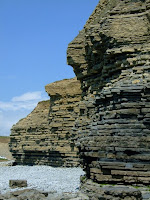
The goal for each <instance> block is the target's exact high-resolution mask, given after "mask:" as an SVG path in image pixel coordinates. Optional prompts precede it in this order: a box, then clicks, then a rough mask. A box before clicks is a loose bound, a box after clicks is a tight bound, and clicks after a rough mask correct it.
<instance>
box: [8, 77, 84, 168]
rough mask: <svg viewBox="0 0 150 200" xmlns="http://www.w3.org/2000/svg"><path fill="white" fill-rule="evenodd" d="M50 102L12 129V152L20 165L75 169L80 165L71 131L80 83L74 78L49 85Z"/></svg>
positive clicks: (76, 112) (78, 98) (79, 94)
mask: <svg viewBox="0 0 150 200" xmlns="http://www.w3.org/2000/svg"><path fill="white" fill-rule="evenodd" d="M45 88H46V91H47V92H48V94H49V95H50V101H43V102H40V103H38V105H37V107H36V108H35V109H34V110H33V111H32V112H31V113H30V114H29V115H28V116H27V117H26V118H24V119H22V120H20V121H19V122H18V123H17V124H15V125H14V126H13V127H12V130H11V140H10V150H11V152H12V154H13V156H14V158H15V159H16V163H17V164H26V165H35V164H39V165H43V164H44V165H50V166H54V167H60V166H66V167H75V166H78V165H79V157H78V149H77V148H76V147H75V142H74V141H75V140H76V137H77V135H76V133H75V132H74V131H71V129H72V128H73V126H74V122H75V119H76V117H77V116H78V112H79V107H78V104H79V101H80V98H81V90H80V82H79V81H77V79H76V78H74V79H66V80H62V81H57V82H55V83H51V84H49V85H47V86H46V87H45Z"/></svg>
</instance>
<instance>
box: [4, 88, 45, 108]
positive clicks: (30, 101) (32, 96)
mask: <svg viewBox="0 0 150 200" xmlns="http://www.w3.org/2000/svg"><path fill="white" fill-rule="evenodd" d="M46 99H48V97H47V96H46V95H45V94H44V93H43V92H41V91H37V92H27V93H25V94H23V95H21V96H16V97H13V98H12V99H11V101H9V102H3V101H0V110H2V111H8V110H12V111H17V110H22V109H25V110H31V109H33V108H35V106H36V105H37V103H38V102H39V101H42V100H46Z"/></svg>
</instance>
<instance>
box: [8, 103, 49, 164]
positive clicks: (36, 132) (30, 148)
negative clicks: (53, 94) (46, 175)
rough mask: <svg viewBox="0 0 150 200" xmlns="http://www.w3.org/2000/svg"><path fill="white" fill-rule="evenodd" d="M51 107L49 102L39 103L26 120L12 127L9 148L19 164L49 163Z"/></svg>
mask: <svg viewBox="0 0 150 200" xmlns="http://www.w3.org/2000/svg"><path fill="white" fill-rule="evenodd" d="M49 107H50V101H49V100H48V101H42V102H39V103H38V105H37V107H36V108H35V109H34V110H33V111H32V112H31V113H30V114H29V115H28V116H27V117H26V118H24V119H21V120H20V121H19V122H18V123H17V124H15V125H14V126H13V127H12V129H11V135H10V143H9V146H10V151H11V152H12V155H13V157H14V158H15V160H16V163H17V164H28V165H33V164H48V163H49V154H48V150H49V143H50V138H49V135H50V131H49V124H48V113H49Z"/></svg>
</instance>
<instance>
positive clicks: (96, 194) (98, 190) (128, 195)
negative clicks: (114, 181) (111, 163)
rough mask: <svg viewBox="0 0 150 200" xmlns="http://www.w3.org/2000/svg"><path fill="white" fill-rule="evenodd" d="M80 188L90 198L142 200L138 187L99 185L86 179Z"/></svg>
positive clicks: (93, 199) (95, 199) (91, 199)
mask: <svg viewBox="0 0 150 200" xmlns="http://www.w3.org/2000/svg"><path fill="white" fill-rule="evenodd" d="M81 190H82V191H83V192H84V193H87V194H88V196H89V198H90V200H98V199H102V200H121V199H126V200H133V199H134V200H142V199H143V197H142V193H141V191H140V190H139V189H136V188H133V187H129V186H121V185H120V186H119V185H116V186H112V185H100V184H97V183H94V182H92V181H91V180H87V181H86V183H85V184H84V185H82V187H81Z"/></svg>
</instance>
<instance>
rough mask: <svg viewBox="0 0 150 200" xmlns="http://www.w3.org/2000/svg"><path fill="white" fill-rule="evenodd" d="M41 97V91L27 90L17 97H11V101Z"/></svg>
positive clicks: (31, 99)
mask: <svg viewBox="0 0 150 200" xmlns="http://www.w3.org/2000/svg"><path fill="white" fill-rule="evenodd" d="M40 99H42V92H41V91H37V92H27V93H25V94H23V95H21V96H18V97H13V98H12V102H16V101H17V102H18V101H23V102H24V101H35V100H40Z"/></svg>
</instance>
